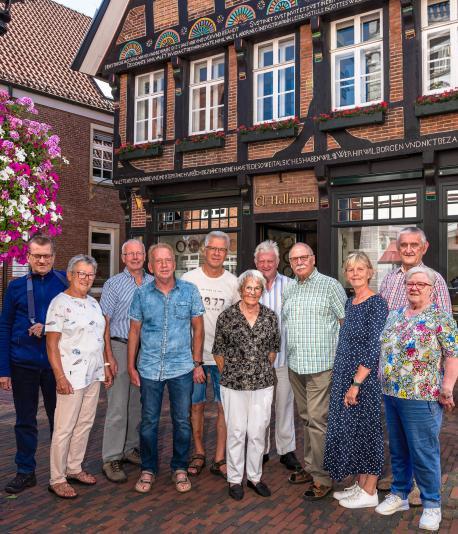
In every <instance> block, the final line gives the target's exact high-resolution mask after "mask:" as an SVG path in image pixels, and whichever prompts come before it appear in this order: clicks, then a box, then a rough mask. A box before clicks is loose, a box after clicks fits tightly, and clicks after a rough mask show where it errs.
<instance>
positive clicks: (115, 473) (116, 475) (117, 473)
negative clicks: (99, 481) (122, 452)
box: [102, 460, 127, 483]
mask: <svg viewBox="0 0 458 534" xmlns="http://www.w3.org/2000/svg"><path fill="white" fill-rule="evenodd" d="M102 471H103V474H104V475H105V476H106V477H107V478H108V480H109V481H110V482H116V483H121V482H127V475H126V473H125V471H124V469H123V468H122V463H121V461H120V460H113V461H112V462H105V463H104V464H103V467H102Z"/></svg>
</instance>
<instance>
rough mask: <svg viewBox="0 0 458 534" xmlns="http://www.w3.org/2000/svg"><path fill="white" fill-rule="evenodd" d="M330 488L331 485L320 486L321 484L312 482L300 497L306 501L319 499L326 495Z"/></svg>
mask: <svg viewBox="0 0 458 534" xmlns="http://www.w3.org/2000/svg"><path fill="white" fill-rule="evenodd" d="M331 490H332V486H322V485H321V484H312V485H311V486H310V488H309V489H308V490H306V491H305V492H304V494H303V495H302V497H304V499H306V500H307V501H319V500H320V499H322V498H323V497H326V495H327V494H328V493H330V491H331Z"/></svg>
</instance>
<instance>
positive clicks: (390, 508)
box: [375, 493, 409, 515]
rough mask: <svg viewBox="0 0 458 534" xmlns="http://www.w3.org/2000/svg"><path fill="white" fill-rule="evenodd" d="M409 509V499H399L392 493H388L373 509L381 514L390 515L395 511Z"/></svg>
mask: <svg viewBox="0 0 458 534" xmlns="http://www.w3.org/2000/svg"><path fill="white" fill-rule="evenodd" d="M408 509H409V501H408V500H407V499H401V497H398V496H397V495H393V493H389V494H388V495H387V496H386V497H385V500H384V501H383V502H381V503H380V504H379V505H378V506H377V508H376V509H375V511H376V512H377V513H379V514H382V515H391V514H394V513H395V512H403V511H405V510H408Z"/></svg>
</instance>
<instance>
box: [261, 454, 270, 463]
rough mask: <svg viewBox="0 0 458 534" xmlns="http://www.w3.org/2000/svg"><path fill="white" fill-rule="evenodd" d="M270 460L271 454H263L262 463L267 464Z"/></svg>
mask: <svg viewBox="0 0 458 534" xmlns="http://www.w3.org/2000/svg"><path fill="white" fill-rule="evenodd" d="M269 460H270V458H269V454H263V455H262V465H264V464H266V463H267V462H268V461H269Z"/></svg>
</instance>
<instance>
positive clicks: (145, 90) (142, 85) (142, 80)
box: [137, 74, 149, 96]
mask: <svg viewBox="0 0 458 534" xmlns="http://www.w3.org/2000/svg"><path fill="white" fill-rule="evenodd" d="M137 80H138V81H137V96H143V95H148V94H149V74H147V75H146V76H139V77H138V79H137Z"/></svg>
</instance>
